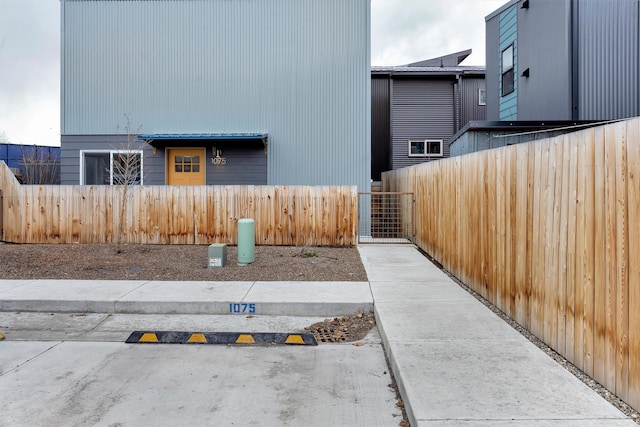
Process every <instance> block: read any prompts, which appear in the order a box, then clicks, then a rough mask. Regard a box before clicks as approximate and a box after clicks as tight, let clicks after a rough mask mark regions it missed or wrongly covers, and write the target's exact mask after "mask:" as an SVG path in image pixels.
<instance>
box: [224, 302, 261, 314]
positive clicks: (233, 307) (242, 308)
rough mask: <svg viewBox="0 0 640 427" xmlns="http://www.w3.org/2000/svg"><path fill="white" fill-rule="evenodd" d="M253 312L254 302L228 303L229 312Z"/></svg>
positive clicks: (254, 310)
mask: <svg viewBox="0 0 640 427" xmlns="http://www.w3.org/2000/svg"><path fill="white" fill-rule="evenodd" d="M255 312H256V305H255V304H245V303H240V304H238V303H236V304H229V313H233V314H241V313H255Z"/></svg>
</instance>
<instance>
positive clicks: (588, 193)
mask: <svg viewBox="0 0 640 427" xmlns="http://www.w3.org/2000/svg"><path fill="white" fill-rule="evenodd" d="M583 141H584V142H583V143H584V145H585V147H584V150H585V161H584V162H583V165H582V167H581V170H582V172H581V174H580V175H581V176H582V177H583V178H582V179H584V212H585V214H584V233H583V235H584V245H583V248H582V251H583V257H584V263H583V265H584V270H583V279H582V288H583V291H582V314H583V343H584V344H583V349H582V357H583V365H584V371H585V372H586V373H587V374H589V375H591V376H593V372H594V351H595V350H594V334H595V332H594V330H595V326H594V318H595V300H594V298H595V284H594V282H593V276H594V269H595V265H594V264H595V262H596V261H595V216H594V211H595V207H594V203H595V193H594V183H595V157H594V156H595V145H594V133H593V130H592V129H588V130H586V131H584V137H583Z"/></svg>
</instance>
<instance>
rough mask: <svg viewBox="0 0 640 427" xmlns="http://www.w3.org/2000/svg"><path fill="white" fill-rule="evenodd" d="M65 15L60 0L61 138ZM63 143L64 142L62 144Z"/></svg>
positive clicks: (62, 128) (61, 128) (61, 125)
mask: <svg viewBox="0 0 640 427" xmlns="http://www.w3.org/2000/svg"><path fill="white" fill-rule="evenodd" d="M64 17H65V0H60V139H62V135H63V134H64V133H65V129H64V113H65V111H64V110H65V109H64V105H65V103H64V58H65V56H64V38H65V37H64ZM60 145H62V144H60Z"/></svg>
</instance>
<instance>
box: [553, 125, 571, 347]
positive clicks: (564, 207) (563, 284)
mask: <svg viewBox="0 0 640 427" xmlns="http://www.w3.org/2000/svg"><path fill="white" fill-rule="evenodd" d="M559 138H561V140H562V143H561V145H562V161H561V163H559V167H560V169H561V170H562V185H561V189H560V197H559V200H560V216H559V223H560V229H559V236H558V237H559V241H558V278H557V282H558V284H557V286H556V289H557V292H558V298H557V300H558V340H557V343H558V347H557V351H558V352H559V353H560V354H565V352H566V349H567V340H566V336H567V327H566V323H567V253H568V252H567V251H568V228H569V227H568V223H569V222H573V218H569V203H570V194H569V175H570V174H569V171H570V164H571V140H570V139H569V138H568V137H567V136H566V135H564V136H561V137H559ZM571 345H573V343H571Z"/></svg>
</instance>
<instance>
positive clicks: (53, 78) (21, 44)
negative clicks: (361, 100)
mask: <svg viewBox="0 0 640 427" xmlns="http://www.w3.org/2000/svg"><path fill="white" fill-rule="evenodd" d="M345 1H348V0H345ZM506 2H507V0H371V63H372V65H403V64H408V63H411V62H417V61H422V60H424V59H429V58H435V57H438V56H443V55H447V54H449V53H454V52H458V51H461V50H465V49H472V50H473V53H472V54H471V55H470V56H469V57H468V58H467V59H466V60H465V61H464V62H463V64H462V65H484V64H485V58H484V55H485V41H484V40H485V37H484V32H485V22H484V18H485V16H487V15H488V14H489V13H491V12H493V11H494V10H496V9H498V8H499V7H500V6H502V5H503V4H505V3H506ZM0 142H11V143H15V144H37V145H52V146H59V145H60V1H59V0H0Z"/></svg>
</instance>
